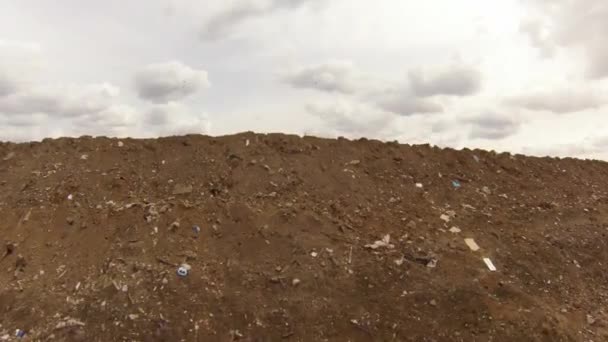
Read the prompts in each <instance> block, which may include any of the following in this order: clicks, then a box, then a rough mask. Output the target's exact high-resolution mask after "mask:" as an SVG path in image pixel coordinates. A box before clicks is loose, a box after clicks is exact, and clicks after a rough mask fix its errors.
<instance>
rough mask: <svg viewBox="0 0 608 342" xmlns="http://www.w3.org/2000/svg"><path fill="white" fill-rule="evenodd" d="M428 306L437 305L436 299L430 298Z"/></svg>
mask: <svg viewBox="0 0 608 342" xmlns="http://www.w3.org/2000/svg"><path fill="white" fill-rule="evenodd" d="M429 305H430V306H437V301H436V300H434V299H431V301H430V302H429Z"/></svg>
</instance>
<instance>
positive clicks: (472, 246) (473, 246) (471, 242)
mask: <svg viewBox="0 0 608 342" xmlns="http://www.w3.org/2000/svg"><path fill="white" fill-rule="evenodd" d="M464 243H466V244H467V246H469V248H470V249H471V250H472V251H473V252H476V251H478V250H479V245H478V244H477V243H476V242H475V240H473V239H464Z"/></svg>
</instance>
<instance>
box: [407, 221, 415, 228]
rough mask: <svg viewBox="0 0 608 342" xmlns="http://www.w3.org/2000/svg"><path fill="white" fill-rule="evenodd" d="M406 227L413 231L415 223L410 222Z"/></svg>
mask: <svg viewBox="0 0 608 342" xmlns="http://www.w3.org/2000/svg"><path fill="white" fill-rule="evenodd" d="M406 227H408V228H410V229H415V228H416V222H415V221H410V222H408V223H407V225H406Z"/></svg>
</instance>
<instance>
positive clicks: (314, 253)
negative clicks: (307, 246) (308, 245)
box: [310, 252, 319, 258]
mask: <svg viewBox="0 0 608 342" xmlns="http://www.w3.org/2000/svg"><path fill="white" fill-rule="evenodd" d="M318 255H319V253H317V252H311V253H310V256H311V257H313V258H316V257H317V256H318Z"/></svg>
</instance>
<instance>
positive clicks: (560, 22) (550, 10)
mask: <svg viewBox="0 0 608 342" xmlns="http://www.w3.org/2000/svg"><path fill="white" fill-rule="evenodd" d="M527 3H528V4H532V6H533V7H532V8H534V9H536V14H535V15H532V16H531V17H532V19H527V22H525V23H524V24H523V26H524V31H525V32H526V33H527V34H528V35H529V36H530V38H531V40H532V42H533V44H534V45H536V46H537V47H540V48H542V49H553V48H556V47H561V48H578V49H581V50H582V51H583V52H584V54H585V57H586V64H587V77H589V78H590V79H601V78H605V77H608V35H606V32H608V2H606V1H605V0H562V1H547V0H536V1H530V2H527ZM530 22H533V23H534V24H529V23H530ZM530 25H533V26H530ZM534 26H536V27H534ZM542 31H545V32H547V33H546V34H545V35H544V36H541V32H542Z"/></svg>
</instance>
